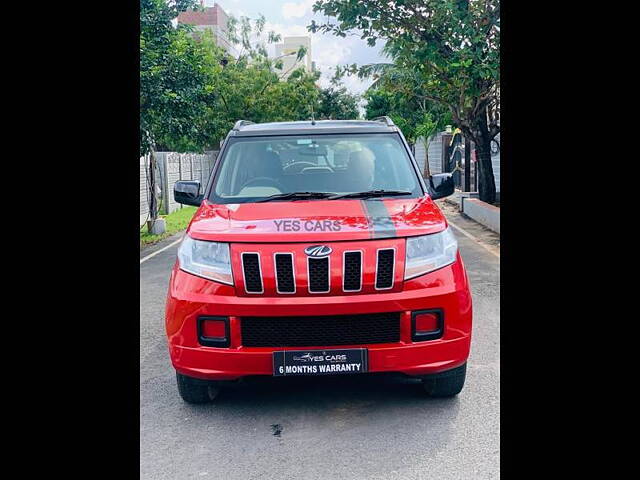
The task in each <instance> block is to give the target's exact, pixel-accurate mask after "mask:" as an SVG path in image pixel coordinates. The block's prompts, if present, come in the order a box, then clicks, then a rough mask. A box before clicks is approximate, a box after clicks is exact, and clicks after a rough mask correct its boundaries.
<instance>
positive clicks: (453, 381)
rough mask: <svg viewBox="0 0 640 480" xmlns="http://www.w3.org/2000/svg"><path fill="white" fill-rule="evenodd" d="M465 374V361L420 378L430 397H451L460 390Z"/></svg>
mask: <svg viewBox="0 0 640 480" xmlns="http://www.w3.org/2000/svg"><path fill="white" fill-rule="evenodd" d="M466 376H467V364H466V362H465V363H464V364H463V365H460V366H459V367H456V368H453V369H451V370H447V371H446V372H440V373H436V374H433V375H428V376H425V377H423V378H422V384H423V386H424V390H425V392H426V393H427V395H429V396H430V397H453V396H454V395H457V394H459V393H460V392H461V391H462V387H463V386H464V379H465V377H466Z"/></svg>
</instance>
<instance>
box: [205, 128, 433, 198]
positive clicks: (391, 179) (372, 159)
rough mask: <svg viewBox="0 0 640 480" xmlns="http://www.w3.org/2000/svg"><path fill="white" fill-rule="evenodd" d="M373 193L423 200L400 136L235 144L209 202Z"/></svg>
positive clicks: (318, 137)
mask: <svg viewBox="0 0 640 480" xmlns="http://www.w3.org/2000/svg"><path fill="white" fill-rule="evenodd" d="M371 191H374V192H373V195H375V196H376V197H384V196H385V192H386V191H389V193H390V196H391V195H394V194H395V195H404V196H406V197H409V198H410V197H416V196H420V195H422V194H423V191H422V187H421V185H420V182H419V181H418V178H417V175H416V171H415V169H414V168H413V166H412V164H411V160H410V158H409V156H408V154H407V151H406V150H405V148H404V146H403V144H402V143H401V141H400V137H399V136H398V135H397V134H338V135H307V136H273V137H246V138H242V137H240V138H238V137H236V138H231V139H230V140H229V146H228V148H227V149H226V151H225V153H224V156H223V158H222V159H221V164H220V166H219V167H218V169H217V173H216V176H215V178H214V185H213V188H212V189H211V194H210V197H209V200H210V201H212V202H213V203H246V202H257V201H270V200H274V201H277V200H295V199H298V198H299V199H321V198H331V197H330V196H329V195H325V196H323V195H320V194H318V192H319V193H326V194H330V195H331V196H336V198H337V197H339V196H340V197H342V196H343V195H346V194H356V197H357V194H358V193H359V192H371ZM370 195H371V194H370ZM373 195H371V196H373ZM404 196H403V197H398V198H405V197H404ZM347 198H348V197H347ZM352 198H353V197H352Z"/></svg>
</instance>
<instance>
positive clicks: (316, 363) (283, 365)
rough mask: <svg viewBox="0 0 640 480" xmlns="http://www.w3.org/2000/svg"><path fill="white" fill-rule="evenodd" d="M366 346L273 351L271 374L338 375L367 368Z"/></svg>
mask: <svg viewBox="0 0 640 480" xmlns="http://www.w3.org/2000/svg"><path fill="white" fill-rule="evenodd" d="M367 360H368V358H367V349H366V348H349V349H342V350H296V351H294V350H284V351H278V352H273V375H274V376H275V377H281V376H291V375H340V374H350V373H364V372H366V371H367V369H368V365H367Z"/></svg>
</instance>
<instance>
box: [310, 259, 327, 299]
mask: <svg viewBox="0 0 640 480" xmlns="http://www.w3.org/2000/svg"><path fill="white" fill-rule="evenodd" d="M308 261H309V263H308V265H309V291H310V292H312V293H326V292H328V291H329V257H324V258H311V257H309V258H308Z"/></svg>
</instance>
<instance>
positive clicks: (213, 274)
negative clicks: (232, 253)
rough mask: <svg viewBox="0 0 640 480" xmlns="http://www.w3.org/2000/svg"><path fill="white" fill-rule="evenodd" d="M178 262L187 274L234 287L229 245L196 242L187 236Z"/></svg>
mask: <svg viewBox="0 0 640 480" xmlns="http://www.w3.org/2000/svg"><path fill="white" fill-rule="evenodd" d="M178 262H179V266H180V268H181V269H182V270H184V271H185V272H189V273H193V274H194V275H198V276H199V277H204V278H208V279H209V280H215V281H216V282H220V283H226V284H227V285H233V275H232V274H231V260H230V257H229V244H228V243H219V242H205V241H202V240H194V239H193V238H191V237H189V236H188V235H187V236H185V237H184V240H183V241H182V243H181V244H180V248H179V249H178Z"/></svg>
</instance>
